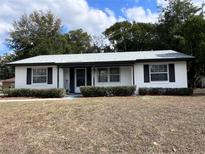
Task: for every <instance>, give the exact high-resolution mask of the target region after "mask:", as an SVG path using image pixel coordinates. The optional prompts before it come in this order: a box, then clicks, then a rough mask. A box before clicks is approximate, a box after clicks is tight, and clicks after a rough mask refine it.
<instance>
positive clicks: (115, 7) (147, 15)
mask: <svg viewBox="0 0 205 154" xmlns="http://www.w3.org/2000/svg"><path fill="white" fill-rule="evenodd" d="M193 2H194V3H195V4H196V5H201V3H202V2H203V0H193ZM0 3H1V5H0V6H1V8H0V55H3V54H4V53H7V52H10V49H9V48H8V47H7V45H6V42H5V39H6V38H7V37H8V33H9V31H10V30H11V28H12V23H13V21H15V20H17V19H19V17H20V16H21V15H22V14H24V13H31V12H32V11H34V10H45V11H47V10H51V11H52V12H53V13H54V14H55V15H56V16H58V17H60V18H61V20H62V24H63V26H64V30H65V31H68V30H72V29H77V28H83V29H84V30H85V31H87V32H89V33H90V34H96V35H97V34H100V33H101V32H103V31H104V30H105V29H106V28H107V27H109V26H110V25H112V24H113V23H115V22H117V21H123V20H129V21H136V22H151V23H155V22H156V21H157V18H158V7H157V6H160V5H166V2H165V1H164V0H1V1H0Z"/></svg>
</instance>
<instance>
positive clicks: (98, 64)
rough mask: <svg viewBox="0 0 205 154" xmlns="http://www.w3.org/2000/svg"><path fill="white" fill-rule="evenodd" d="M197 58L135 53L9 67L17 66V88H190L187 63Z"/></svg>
mask: <svg viewBox="0 0 205 154" xmlns="http://www.w3.org/2000/svg"><path fill="white" fill-rule="evenodd" d="M193 58H194V57H192V56H189V55H186V54H183V53H180V52H176V51H172V50H164V51H143V52H142V51H133V52H115V53H87V54H64V55H42V56H36V57H32V58H27V59H23V60H19V61H15V62H11V63H9V64H10V65H13V66H15V88H37V89H43V88H65V89H66V90H68V91H70V92H71V93H80V86H86V85H87V86H130V85H134V86H136V88H137V90H138V88H140V87H161V88H187V61H188V60H191V59H193Z"/></svg>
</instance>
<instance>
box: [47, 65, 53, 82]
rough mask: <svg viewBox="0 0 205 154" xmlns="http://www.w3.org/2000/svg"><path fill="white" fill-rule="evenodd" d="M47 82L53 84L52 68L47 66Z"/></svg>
mask: <svg viewBox="0 0 205 154" xmlns="http://www.w3.org/2000/svg"><path fill="white" fill-rule="evenodd" d="M47 82H48V84H53V68H52V67H48V81H47Z"/></svg>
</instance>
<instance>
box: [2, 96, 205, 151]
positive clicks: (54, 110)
mask: <svg viewBox="0 0 205 154" xmlns="http://www.w3.org/2000/svg"><path fill="white" fill-rule="evenodd" d="M5 101H6V100H5ZM0 153H11V154H13V153H29V154H32V153H205V96H193V97H172V96H138V97H113V98H79V99H75V100H68V101H65V100H63V101H50V102H46V101H45V102H10V103H6V102H3V103H2V102H1V103H0Z"/></svg>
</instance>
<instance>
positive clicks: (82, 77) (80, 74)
mask: <svg viewBox="0 0 205 154" xmlns="http://www.w3.org/2000/svg"><path fill="white" fill-rule="evenodd" d="M75 75H76V77H75V78H76V83H75V93H80V86H85V83H86V69H85V68H77V69H76V73H75Z"/></svg>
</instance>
